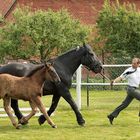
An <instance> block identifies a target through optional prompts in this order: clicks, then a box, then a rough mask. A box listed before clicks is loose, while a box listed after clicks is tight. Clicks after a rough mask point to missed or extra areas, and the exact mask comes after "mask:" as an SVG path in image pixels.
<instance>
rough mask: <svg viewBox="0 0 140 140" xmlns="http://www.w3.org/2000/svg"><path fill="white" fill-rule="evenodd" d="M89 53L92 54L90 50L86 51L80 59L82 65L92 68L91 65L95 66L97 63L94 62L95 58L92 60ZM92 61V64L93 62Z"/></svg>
mask: <svg viewBox="0 0 140 140" xmlns="http://www.w3.org/2000/svg"><path fill="white" fill-rule="evenodd" d="M90 55H94V53H92V52H86V55H84V56H83V57H82V59H81V63H82V64H83V65H84V67H86V68H87V69H88V70H93V69H92V68H93V67H96V66H97V65H98V63H97V62H96V60H93V59H92V57H93V56H90ZM93 63H94V64H93Z"/></svg>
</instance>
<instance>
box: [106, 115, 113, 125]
mask: <svg viewBox="0 0 140 140" xmlns="http://www.w3.org/2000/svg"><path fill="white" fill-rule="evenodd" d="M107 118H108V119H109V122H110V124H111V125H113V119H114V117H113V116H112V115H108V116H107Z"/></svg>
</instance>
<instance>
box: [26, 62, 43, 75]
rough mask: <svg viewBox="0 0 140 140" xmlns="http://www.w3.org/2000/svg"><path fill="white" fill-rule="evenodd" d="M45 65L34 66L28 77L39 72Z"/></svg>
mask: <svg viewBox="0 0 140 140" xmlns="http://www.w3.org/2000/svg"><path fill="white" fill-rule="evenodd" d="M43 67H44V64H42V65H39V66H37V67H36V68H34V69H33V70H31V71H30V72H29V73H28V74H27V75H26V77H31V76H32V75H33V74H34V73H35V72H37V71H38V70H40V69H42V68H43Z"/></svg>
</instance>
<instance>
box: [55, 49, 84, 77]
mask: <svg viewBox="0 0 140 140" xmlns="http://www.w3.org/2000/svg"><path fill="white" fill-rule="evenodd" d="M83 54H84V49H83V48H82V47H81V48H80V49H79V50H77V51H76V50H75V51H72V52H69V53H68V54H67V53H66V54H64V55H62V56H60V57H58V63H59V64H60V65H61V66H62V69H64V70H66V71H67V73H69V74H70V75H73V74H74V73H75V71H76V70H77V68H78V67H79V66H80V64H81V58H82V56H83ZM56 61H57V60H56Z"/></svg>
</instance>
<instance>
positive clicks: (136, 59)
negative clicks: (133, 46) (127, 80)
mask: <svg viewBox="0 0 140 140" xmlns="http://www.w3.org/2000/svg"><path fill="white" fill-rule="evenodd" d="M132 61H136V62H137V64H140V59H139V58H137V57H135V58H133V59H132Z"/></svg>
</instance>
